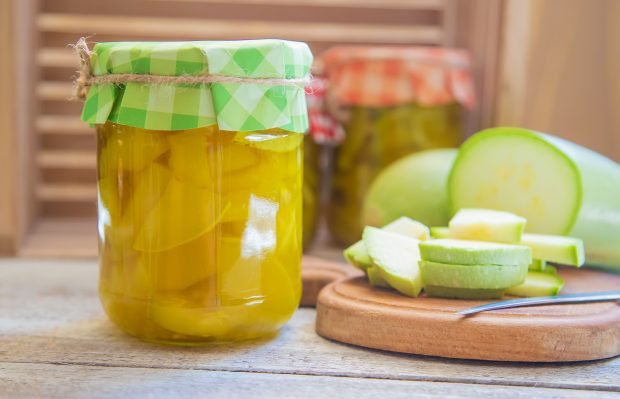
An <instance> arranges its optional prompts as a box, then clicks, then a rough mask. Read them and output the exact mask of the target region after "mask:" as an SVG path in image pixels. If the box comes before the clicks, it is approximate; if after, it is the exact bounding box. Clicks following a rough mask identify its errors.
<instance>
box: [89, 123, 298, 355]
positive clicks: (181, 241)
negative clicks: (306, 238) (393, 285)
mask: <svg viewBox="0 0 620 399" xmlns="http://www.w3.org/2000/svg"><path fill="white" fill-rule="evenodd" d="M302 142H303V135H301V134H299V133H291V132H287V131H284V130H281V129H270V130H265V131H255V132H230V131H220V130H218V128H217V126H211V127H205V128H198V129H192V130H184V131H155V130H145V129H140V128H134V127H129V126H123V125H117V124H114V123H111V122H107V123H106V124H104V125H99V126H97V146H98V147H97V148H98V194H99V225H98V229H99V246H100V263H101V278H100V287H99V290H100V296H101V301H102V303H103V307H104V308H105V311H106V312H107V314H108V316H109V317H110V319H111V320H112V321H113V322H114V323H116V324H117V325H118V326H119V327H120V328H122V329H123V330H125V331H126V332H128V333H129V334H132V335H134V336H137V337H139V338H141V339H145V340H149V341H156V342H164V343H175V344H187V345H193V344H202V343H209V342H223V341H224V342H225V341H237V340H244V339H251V338H256V337H260V336H265V335H270V334H272V333H274V332H275V331H277V329H278V328H279V327H280V326H282V325H283V324H284V323H285V322H286V321H287V320H288V319H289V318H290V316H291V315H292V314H293V312H294V311H295V309H296V308H297V305H298V304H299V299H300V296H301V278H300V261H301V252H302V237H301V229H302V214H301V212H302V210H301V208H302V197H301V196H302V164H303V159H302V158H303V154H302Z"/></svg>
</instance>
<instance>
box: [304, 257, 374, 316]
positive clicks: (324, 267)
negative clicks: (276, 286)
mask: <svg viewBox="0 0 620 399" xmlns="http://www.w3.org/2000/svg"><path fill="white" fill-rule="evenodd" d="M361 275H362V272H361V271H359V270H357V269H355V268H354V267H352V266H350V265H348V264H346V263H336V262H330V261H326V260H324V259H322V258H319V257H317V256H312V255H305V256H304V258H303V262H302V268H301V279H302V281H303V291H302V296H301V303H300V306H306V307H314V306H315V305H316V300H317V298H318V296H319V292H321V290H322V289H323V287H325V286H326V285H328V284H330V283H333V282H334V281H337V280H340V279H343V278H346V277H351V276H361Z"/></svg>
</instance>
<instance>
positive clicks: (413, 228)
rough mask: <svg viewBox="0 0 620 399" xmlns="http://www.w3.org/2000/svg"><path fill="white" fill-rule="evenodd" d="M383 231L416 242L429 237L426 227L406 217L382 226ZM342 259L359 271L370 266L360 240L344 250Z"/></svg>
mask: <svg viewBox="0 0 620 399" xmlns="http://www.w3.org/2000/svg"><path fill="white" fill-rule="evenodd" d="M383 230H387V231H391V232H394V233H398V234H402V235H405V236H408V237H413V238H416V239H418V240H427V239H428V238H429V236H430V230H429V229H428V227H426V226H425V225H423V224H422V223H420V222H418V221H417V220H413V219H410V218H408V217H401V218H398V219H396V220H394V221H393V222H391V223H388V224H387V225H385V226H383ZM344 257H345V259H346V260H347V261H349V263H351V264H352V265H353V266H355V267H357V268H358V269H361V270H366V269H368V268H369V267H370V265H372V259H370V256H369V255H368V251H367V250H366V246H365V245H364V242H363V241H362V240H360V241H358V242H356V243H355V244H353V245H351V246H350V247H348V248H347V249H345V250H344Z"/></svg>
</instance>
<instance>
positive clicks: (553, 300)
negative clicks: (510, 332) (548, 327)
mask: <svg viewBox="0 0 620 399" xmlns="http://www.w3.org/2000/svg"><path fill="white" fill-rule="evenodd" d="M605 301H620V291H608V292H592V293H588V294H569V295H556V296H540V297H534V298H520V299H509V300H507V301H500V302H492V303H487V304H486V305H480V306H474V307H473V308H468V309H463V310H459V311H458V312H456V313H457V314H460V315H463V316H466V315H472V314H475V313H480V312H486V311H489V310H497V309H508V308H519V307H523V306H539V305H559V304H563V303H588V302H605Z"/></svg>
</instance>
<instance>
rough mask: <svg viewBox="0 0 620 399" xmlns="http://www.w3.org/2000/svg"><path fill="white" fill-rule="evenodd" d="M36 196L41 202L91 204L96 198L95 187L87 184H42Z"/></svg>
mask: <svg viewBox="0 0 620 399" xmlns="http://www.w3.org/2000/svg"><path fill="white" fill-rule="evenodd" d="M37 196H38V198H39V199H40V200H41V201H63V202H83V201H87V202H92V201H94V200H95V199H96V198H97V187H96V186H95V185H94V184H88V183H82V184H79V183H72V184H71V183H42V184H40V185H39V187H37Z"/></svg>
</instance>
